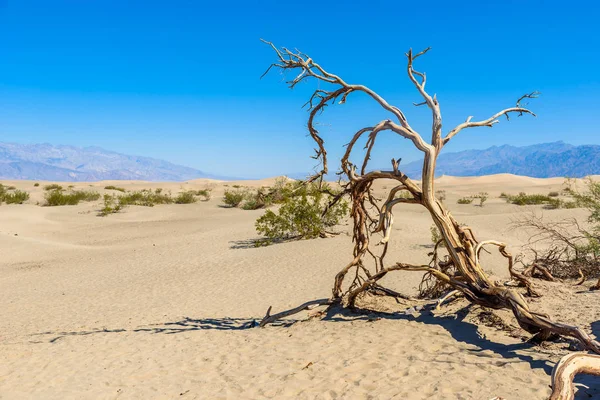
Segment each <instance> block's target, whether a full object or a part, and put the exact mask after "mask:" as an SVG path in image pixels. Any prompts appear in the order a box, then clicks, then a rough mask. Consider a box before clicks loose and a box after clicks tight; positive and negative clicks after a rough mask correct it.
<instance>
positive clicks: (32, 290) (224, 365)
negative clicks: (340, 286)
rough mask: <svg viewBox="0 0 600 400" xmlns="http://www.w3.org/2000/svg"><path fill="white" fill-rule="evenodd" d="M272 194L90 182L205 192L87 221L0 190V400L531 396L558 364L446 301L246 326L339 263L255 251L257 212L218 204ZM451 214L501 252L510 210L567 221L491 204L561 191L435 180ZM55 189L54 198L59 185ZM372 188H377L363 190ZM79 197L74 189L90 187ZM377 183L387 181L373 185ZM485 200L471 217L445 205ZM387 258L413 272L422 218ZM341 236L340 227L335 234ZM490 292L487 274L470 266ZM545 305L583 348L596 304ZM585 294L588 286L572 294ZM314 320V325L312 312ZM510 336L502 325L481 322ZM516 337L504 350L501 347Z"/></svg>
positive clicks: (489, 263)
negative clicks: (578, 334)
mask: <svg viewBox="0 0 600 400" xmlns="http://www.w3.org/2000/svg"><path fill="white" fill-rule="evenodd" d="M272 181H273V180H264V181H242V182H222V181H207V180H198V181H190V182H185V183H156V182H153V183H149V182H123V181H119V182H95V183H75V184H74V185H75V188H83V189H94V190H98V191H99V192H101V193H103V192H105V190H104V189H103V188H104V186H106V185H109V184H116V185H118V186H122V187H124V188H126V189H128V190H131V189H141V188H158V187H161V188H164V189H167V190H171V191H172V192H174V193H176V192H178V191H181V190H188V189H202V188H204V187H205V186H206V185H212V186H214V190H213V196H212V199H211V200H210V201H207V202H198V203H195V204H189V205H175V204H174V205H160V206H155V207H152V208H150V207H136V206H131V207H128V208H126V209H125V210H124V211H123V212H121V213H118V214H114V215H109V216H108V217H98V216H97V210H98V209H99V207H100V204H101V202H100V201H98V202H92V203H81V204H80V205H77V206H63V207H41V206H39V205H36V203H37V202H42V199H43V189H42V186H43V185H44V184H46V183H45V182H41V186H40V187H34V186H33V182H30V181H10V182H9V181H5V182H3V183H4V184H10V185H15V186H16V187H17V188H19V189H22V190H26V191H28V192H30V193H31V199H30V200H29V201H28V202H27V204H23V205H2V206H0V247H1V248H2V249H4V251H3V252H2V259H1V261H0V303H1V304H2V307H1V308H0V321H1V322H0V399H3V400H4V399H6V400H9V399H10V400H12V399H175V398H181V399H263V398H271V399H283V398H298V399H477V400H488V399H492V398H494V397H496V396H500V397H502V398H504V399H506V400H518V399H531V400H542V399H546V398H547V397H548V396H549V394H550V388H549V383H550V377H549V376H550V373H551V370H552V367H553V365H554V363H555V362H556V361H557V360H558V359H559V358H560V357H561V355H564V354H565V353H566V351H565V350H564V349H561V348H555V347H551V346H550V347H548V348H542V347H538V346H533V345H531V344H529V343H526V342H524V341H523V340H522V339H521V338H519V337H518V335H512V336H511V335H509V334H508V333H507V332H505V331H501V330H498V329H496V328H494V327H488V326H486V325H485V324H484V323H481V321H482V319H483V316H485V315H486V314H485V310H482V309H481V308H478V307H468V303H467V302H466V301H464V300H457V301H456V302H454V303H452V304H450V305H448V306H447V307H444V308H442V310H441V311H439V312H431V309H430V307H427V306H426V307H424V308H422V309H421V310H415V311H414V312H404V310H406V309H409V308H410V307H412V306H413V304H408V303H407V304H404V303H402V302H396V301H394V300H391V299H390V300H389V301H386V302H382V304H380V305H379V307H380V308H382V309H383V311H388V313H387V314H374V315H364V314H363V315H358V314H357V315H354V314H351V313H349V312H344V313H338V314H330V315H324V316H320V317H316V318H311V319H307V317H308V315H307V313H303V314H298V315H296V316H294V318H292V319H293V320H299V321H298V322H295V323H291V322H288V323H281V324H276V325H273V326H268V327H266V328H264V329H261V328H256V327H252V326H253V325H254V322H253V321H255V320H260V319H261V318H262V316H263V315H264V313H265V311H266V309H267V307H268V306H269V305H272V306H273V307H274V310H275V311H278V310H282V309H285V308H289V307H293V306H296V305H298V304H300V303H302V302H304V301H307V300H311V299H315V298H322V297H327V296H329V295H330V293H331V286H332V281H333V277H334V275H335V273H336V272H337V271H338V270H339V269H340V268H341V267H342V266H343V265H344V264H345V263H347V262H348V260H349V257H350V255H351V249H352V243H351V238H350V236H348V235H346V234H342V235H339V236H337V237H334V238H328V239H315V240H305V241H297V242H289V243H283V244H275V245H272V246H268V247H258V248H255V247H254V246H253V245H252V239H256V238H257V234H256V232H255V230H254V221H255V219H256V218H257V217H258V216H260V215H261V214H262V213H263V212H264V211H262V210H257V211H245V210H241V209H230V208H223V207H221V206H220V205H221V196H222V194H223V191H224V190H225V189H226V186H225V185H229V186H232V185H234V184H240V185H247V186H260V185H268V184H271V183H272ZM436 182H437V189H443V190H446V193H447V200H446V204H447V205H448V207H449V208H450V209H451V211H452V213H453V215H454V216H455V217H456V218H457V219H458V220H459V221H460V222H464V223H467V224H469V225H470V226H471V227H472V228H473V229H474V231H475V232H476V234H477V236H478V238H479V239H498V240H502V241H505V242H507V243H509V244H510V248H511V251H513V252H514V253H518V252H519V248H520V246H521V245H522V244H524V243H525V241H526V239H527V237H526V235H524V234H523V233H522V232H518V231H515V230H514V229H511V227H510V223H511V221H513V220H514V219H515V218H517V217H518V216H519V214H520V213H524V212H530V211H532V210H535V211H536V212H543V213H544V215H545V216H546V217H547V218H551V219H552V218H555V219H559V218H563V217H565V216H577V217H579V218H581V219H584V218H585V215H586V212H585V211H584V210H579V209H576V210H542V208H541V207H539V206H525V207H519V206H515V205H510V204H507V203H506V202H505V201H504V200H503V199H500V198H498V196H499V194H500V192H507V193H518V192H520V191H525V192H528V193H544V194H547V193H548V192H549V191H551V190H554V191H560V189H561V188H562V184H563V179H561V178H557V179H535V178H526V177H516V176H512V175H494V176H488V177H479V178H455V177H441V178H439V179H437V181H436ZM69 184H70V183H65V184H64V185H65V186H66V185H69ZM378 185H379V190H380V191H383V187H384V186H385V182H383V183H378ZM90 186H91V187H90ZM390 186H391V184H390ZM480 191H486V192H488V193H489V194H490V198H489V200H488V201H487V203H486V204H485V206H484V207H478V206H475V205H473V204H471V205H458V204H456V199H458V198H459V197H462V196H465V195H472V194H476V193H477V192H480ZM395 216H396V223H395V225H394V230H393V233H392V237H391V249H392V253H391V254H390V255H388V260H403V261H406V262H414V263H418V262H427V260H428V259H427V252H428V251H430V247H428V245H429V244H430V243H431V239H430V232H429V227H430V225H431V222H430V218H429V215H428V214H427V213H425V211H424V210H423V209H421V208H419V207H414V206H411V205H405V206H404V207H402V208H401V207H397V210H396V211H395ZM341 229H342V230H345V231H347V230H348V229H349V226H348V225H345V226H342V227H341ZM484 262H485V266H486V270H488V271H490V272H491V273H493V275H494V276H497V277H498V279H506V278H507V277H508V272H507V271H506V265H505V263H504V260H503V259H502V258H501V257H499V256H496V255H495V254H493V255H486V256H485V258H484ZM419 280H420V275H419V274H415V273H411V272H401V273H396V274H390V275H389V276H388V277H386V278H385V282H384V283H385V285H386V286H388V287H391V288H393V289H395V290H397V291H400V292H402V293H405V294H415V293H416V290H417V285H418V283H419ZM536 284H538V285H540V287H544V288H545V289H546V290H545V291H546V293H547V294H546V295H545V296H544V297H542V298H541V299H535V300H534V301H531V300H530V301H531V302H532V307H533V308H534V309H536V310H542V311H545V312H548V313H549V314H550V315H551V316H552V317H554V318H557V319H559V320H561V321H563V322H567V323H575V324H579V325H581V326H582V327H584V328H585V329H586V330H587V331H588V332H590V333H592V334H593V335H595V337H596V338H598V337H600V323H599V320H600V301H599V299H600V298H599V297H598V296H600V293H598V292H586V291H582V289H581V288H574V287H571V286H569V285H557V284H549V283H543V282H538V281H536ZM588 286H589V285H588ZM313 313H314V312H313ZM499 315H500V317H501V318H502V319H503V320H504V319H505V320H506V321H507V323H509V324H510V323H512V324H515V322H514V319H512V317H511V315H510V314H508V313H502V312H501V313H499ZM513 336H517V337H513ZM578 382H580V383H581V385H580V386H579V387H580V389H579V390H578V392H577V398H578V399H589V398H594V397H593V396H597V397H595V398H600V387H599V386H600V383H599V382H598V380H597V379H592V378H590V379H586V378H585V377H584V378H578Z"/></svg>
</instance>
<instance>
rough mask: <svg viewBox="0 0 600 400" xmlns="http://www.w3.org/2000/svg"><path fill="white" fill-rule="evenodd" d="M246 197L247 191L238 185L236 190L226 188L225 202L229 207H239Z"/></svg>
mask: <svg viewBox="0 0 600 400" xmlns="http://www.w3.org/2000/svg"><path fill="white" fill-rule="evenodd" d="M235 186H238V185H235ZM245 198H246V191H245V190H241V189H240V188H239V187H238V188H236V189H235V190H225V193H224V194H223V203H225V204H226V205H228V206H229V207H238V206H239V205H240V204H242V201H244V199H245Z"/></svg>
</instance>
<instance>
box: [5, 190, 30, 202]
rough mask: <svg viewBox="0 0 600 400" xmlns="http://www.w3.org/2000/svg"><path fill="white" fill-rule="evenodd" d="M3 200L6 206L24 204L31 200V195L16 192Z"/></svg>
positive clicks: (19, 191)
mask: <svg viewBox="0 0 600 400" xmlns="http://www.w3.org/2000/svg"><path fill="white" fill-rule="evenodd" d="M3 200H4V201H5V202H6V204H23V202H25V201H27V200H29V193H27V192H23V191H21V190H15V191H14V193H6V194H5V195H4V196H3Z"/></svg>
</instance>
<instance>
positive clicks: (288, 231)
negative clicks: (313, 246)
mask: <svg viewBox="0 0 600 400" xmlns="http://www.w3.org/2000/svg"><path fill="white" fill-rule="evenodd" d="M324 205H325V198H324V194H323V193H320V192H319V193H316V194H315V195H312V196H311V195H307V194H302V195H300V196H294V197H291V198H289V199H288V200H287V201H286V202H284V203H283V204H282V206H281V207H280V208H279V210H278V212H277V213H276V212H274V211H272V210H267V211H266V212H265V214H264V215H262V216H261V217H260V218H258V219H257V220H256V231H257V232H258V233H259V234H261V235H263V236H265V237H266V239H267V241H268V242H269V243H270V242H271V241H273V240H290V239H312V238H316V237H319V236H323V235H324V234H326V232H327V231H328V229H330V228H332V227H334V226H335V225H337V224H339V223H340V221H341V220H342V218H343V217H344V216H346V215H347V213H348V203H347V202H345V201H343V200H342V201H338V202H337V203H336V204H334V205H333V206H331V207H329V208H328V209H327V212H326V213H325V214H323V208H324Z"/></svg>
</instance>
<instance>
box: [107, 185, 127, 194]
mask: <svg viewBox="0 0 600 400" xmlns="http://www.w3.org/2000/svg"><path fill="white" fill-rule="evenodd" d="M104 189H106V190H118V191H119V192H123V193H125V188H122V187H118V186H114V185H109V186H104Z"/></svg>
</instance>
